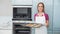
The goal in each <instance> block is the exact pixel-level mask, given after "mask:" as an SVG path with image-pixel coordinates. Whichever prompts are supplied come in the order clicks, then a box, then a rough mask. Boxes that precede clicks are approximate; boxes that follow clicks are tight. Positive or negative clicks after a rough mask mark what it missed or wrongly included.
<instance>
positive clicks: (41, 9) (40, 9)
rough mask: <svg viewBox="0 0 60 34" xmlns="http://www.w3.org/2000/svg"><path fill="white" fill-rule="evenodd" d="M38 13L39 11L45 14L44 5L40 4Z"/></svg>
mask: <svg viewBox="0 0 60 34" xmlns="http://www.w3.org/2000/svg"><path fill="white" fill-rule="evenodd" d="M38 11H39V12H43V5H42V4H39V5H38Z"/></svg>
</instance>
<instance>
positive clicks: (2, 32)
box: [0, 30, 12, 34]
mask: <svg viewBox="0 0 60 34" xmlns="http://www.w3.org/2000/svg"><path fill="white" fill-rule="evenodd" d="M0 34H12V30H0Z"/></svg>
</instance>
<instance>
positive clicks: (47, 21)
mask: <svg viewBox="0 0 60 34" xmlns="http://www.w3.org/2000/svg"><path fill="white" fill-rule="evenodd" d="M45 17H46V24H45V25H46V27H48V26H49V16H48V14H45Z"/></svg>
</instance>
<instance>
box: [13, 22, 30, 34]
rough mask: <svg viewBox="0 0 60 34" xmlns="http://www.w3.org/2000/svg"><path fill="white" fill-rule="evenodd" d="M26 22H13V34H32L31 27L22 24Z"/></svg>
mask: <svg viewBox="0 0 60 34" xmlns="http://www.w3.org/2000/svg"><path fill="white" fill-rule="evenodd" d="M23 24H25V23H13V34H31V28H30V27H24V26H22V25H23Z"/></svg>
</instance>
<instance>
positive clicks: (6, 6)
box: [0, 0, 12, 16]
mask: <svg viewBox="0 0 60 34" xmlns="http://www.w3.org/2000/svg"><path fill="white" fill-rule="evenodd" d="M11 5H12V4H11V0H0V16H12V6H11Z"/></svg>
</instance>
